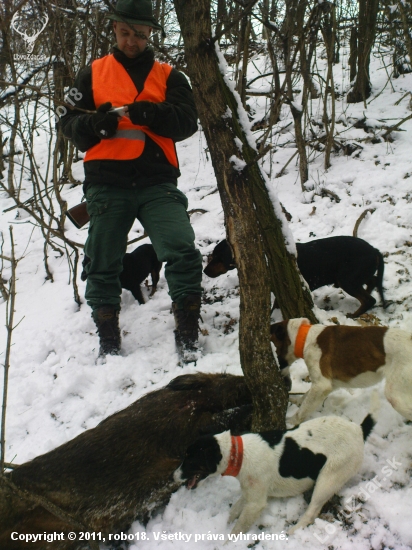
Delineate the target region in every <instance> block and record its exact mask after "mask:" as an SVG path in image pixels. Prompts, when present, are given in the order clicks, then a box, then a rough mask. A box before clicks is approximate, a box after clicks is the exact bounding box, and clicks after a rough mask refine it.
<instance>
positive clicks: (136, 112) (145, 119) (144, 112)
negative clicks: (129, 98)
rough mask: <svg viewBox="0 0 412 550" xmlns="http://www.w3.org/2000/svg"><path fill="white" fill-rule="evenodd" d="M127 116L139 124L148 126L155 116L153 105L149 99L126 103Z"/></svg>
mask: <svg viewBox="0 0 412 550" xmlns="http://www.w3.org/2000/svg"><path fill="white" fill-rule="evenodd" d="M127 116H128V117H129V118H130V120H131V121H132V122H133V124H137V125H139V126H150V124H151V123H152V122H153V119H154V116H155V105H154V103H152V102H151V101H135V103H129V104H128V105H127Z"/></svg>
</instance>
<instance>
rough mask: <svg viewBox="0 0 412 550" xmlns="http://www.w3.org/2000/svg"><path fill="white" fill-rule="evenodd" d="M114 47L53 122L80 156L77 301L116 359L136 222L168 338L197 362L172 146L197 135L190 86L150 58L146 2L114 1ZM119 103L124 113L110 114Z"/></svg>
mask: <svg viewBox="0 0 412 550" xmlns="http://www.w3.org/2000/svg"><path fill="white" fill-rule="evenodd" d="M109 17H110V19H112V20H113V21H114V22H113V30H114V33H115V36H116V41H117V44H116V46H115V47H114V48H113V53H112V54H110V55H107V56H105V57H103V58H101V59H98V60H96V61H94V62H93V63H92V65H91V67H86V68H84V69H83V70H81V71H80V73H79V75H78V76H77V78H76V81H75V84H74V88H75V89H76V95H75V96H74V97H75V99H77V98H78V97H80V96H81V99H79V101H77V106H78V107H81V108H83V109H88V110H93V111H94V110H96V109H97V111H96V112H95V114H84V113H82V112H79V111H76V110H73V111H70V112H69V113H68V114H67V115H66V116H64V117H63V118H62V120H61V124H62V129H63V133H64V135H65V136H66V137H68V138H69V139H71V140H72V141H73V143H74V144H75V145H76V146H77V147H78V148H79V149H80V150H81V151H86V155H85V158H84V169H85V182H84V192H85V196H86V201H87V210H88V213H89V215H90V227H89V235H88V238H87V241H86V244H85V254H86V255H87V256H88V257H89V258H90V260H91V261H90V263H89V264H88V265H87V267H86V271H87V286H86V299H87V303H88V304H89V305H90V306H91V308H92V310H93V312H92V317H93V319H94V321H95V323H96V326H97V330H98V334H99V339H100V352H99V355H100V356H105V355H107V354H112V355H117V354H118V353H119V350H120V344H121V338H120V330H119V323H118V316H119V311H120V295H121V285H120V281H119V274H120V273H121V270H122V258H123V255H124V253H125V251H126V246H127V235H128V233H129V231H130V229H131V227H132V225H133V223H134V220H135V219H136V218H137V219H138V220H139V221H140V222H141V224H142V225H143V227H144V229H145V230H146V232H147V234H148V235H149V237H150V239H151V241H152V244H153V246H154V248H155V251H156V253H157V256H158V258H159V260H160V261H162V262H166V268H165V276H166V279H167V282H168V285H169V294H170V296H171V298H172V300H173V304H172V309H173V313H174V316H175V323H176V330H175V340H176V345H177V349H178V352H179V353H180V355H181V359H182V361H183V362H191V361H195V360H196V358H197V339H198V320H199V315H200V296H201V290H202V289H201V278H202V258H201V255H200V252H199V251H198V250H196V248H195V245H194V237H195V236H194V232H193V229H192V226H191V225H190V220H189V216H188V214H187V211H186V209H187V198H186V197H185V195H184V194H183V193H182V192H181V191H179V189H177V178H178V177H179V175H180V171H179V165H178V160H177V156H176V149H175V142H176V141H181V140H183V139H186V138H188V137H190V136H191V135H193V134H194V133H195V132H196V130H197V112H196V108H195V104H194V101H193V96H192V91H191V88H190V86H189V84H188V82H187V80H186V78H185V76H184V75H183V74H182V73H179V72H178V71H177V70H175V69H173V68H172V67H171V66H170V65H167V64H161V63H159V62H157V61H155V59H154V52H153V50H152V49H151V48H150V47H148V37H149V36H150V33H151V31H152V29H153V28H155V29H161V27H160V25H158V24H157V22H156V21H155V19H154V17H153V14H152V5H151V0H118V2H117V4H116V10H115V13H114V14H112V15H110V16H109ZM122 106H126V109H125V111H126V113H125V116H122V114H124V113H120V114H118V113H116V112H112V111H111V109H112V108H118V107H122Z"/></svg>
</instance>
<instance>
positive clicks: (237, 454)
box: [222, 435, 243, 477]
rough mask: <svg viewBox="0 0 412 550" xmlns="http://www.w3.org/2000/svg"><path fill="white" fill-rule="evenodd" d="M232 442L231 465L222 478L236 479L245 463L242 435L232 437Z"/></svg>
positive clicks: (229, 464)
mask: <svg viewBox="0 0 412 550" xmlns="http://www.w3.org/2000/svg"><path fill="white" fill-rule="evenodd" d="M231 442H232V446H231V448H230V457H229V463H228V465H227V468H226V470H225V471H224V472H223V474H222V476H233V477H236V476H237V475H238V474H239V472H240V468H241V467H242V462H243V439H242V438H241V436H240V435H232V436H231Z"/></svg>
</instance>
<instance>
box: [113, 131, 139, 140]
mask: <svg viewBox="0 0 412 550" xmlns="http://www.w3.org/2000/svg"><path fill="white" fill-rule="evenodd" d="M114 137H115V138H126V139H139V140H140V141H145V140H146V135H145V133H144V132H142V131H141V130H117V132H116V134H115V135H114Z"/></svg>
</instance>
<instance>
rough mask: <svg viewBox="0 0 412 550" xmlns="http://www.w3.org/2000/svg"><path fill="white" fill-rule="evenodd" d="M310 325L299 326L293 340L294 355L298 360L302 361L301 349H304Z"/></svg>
mask: <svg viewBox="0 0 412 550" xmlns="http://www.w3.org/2000/svg"><path fill="white" fill-rule="evenodd" d="M311 326H312V325H300V327H299V330H298V333H297V335H296V340H295V349H294V354H295V355H296V357H299V359H303V348H304V347H305V342H306V337H307V335H308V332H309V330H310V328H311Z"/></svg>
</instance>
